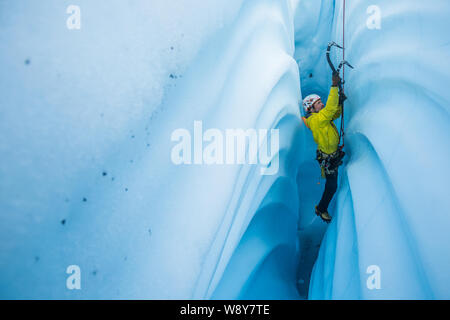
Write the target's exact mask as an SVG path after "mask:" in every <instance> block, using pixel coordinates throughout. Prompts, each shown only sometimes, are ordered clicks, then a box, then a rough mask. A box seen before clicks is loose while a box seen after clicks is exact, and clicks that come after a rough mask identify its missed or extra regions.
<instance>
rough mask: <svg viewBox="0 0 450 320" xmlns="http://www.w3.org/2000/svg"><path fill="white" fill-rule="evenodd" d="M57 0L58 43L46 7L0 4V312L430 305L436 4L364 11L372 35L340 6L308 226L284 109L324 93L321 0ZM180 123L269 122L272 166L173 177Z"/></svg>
mask: <svg viewBox="0 0 450 320" xmlns="http://www.w3.org/2000/svg"><path fill="white" fill-rule="evenodd" d="M75 2H77V5H79V7H80V8H81V29H80V30H73V31H70V30H67V28H66V24H65V22H66V19H67V17H68V15H67V13H66V4H65V3H62V2H60V1H57V0H45V1H39V2H32V1H21V2H17V1H13V0H9V1H2V2H0V40H1V41H0V65H1V67H2V70H3V72H2V73H1V74H0V151H1V155H2V158H1V161H0V219H1V224H0V237H1V238H0V298H8V299H21V298H29V299H54V298H57V299H89V298H91V299H301V298H305V297H306V296H307V297H308V298H310V299H397V298H407V299H417V298H426V299H431V298H435V299H448V298H449V297H450V275H449V274H448V270H450V247H449V246H450V244H448V243H449V242H448V239H449V238H448V235H447V234H448V232H447V229H448V227H449V226H450V217H449V215H448V213H449V210H448V208H450V200H449V197H448V191H447V190H448V188H447V187H446V182H447V181H449V180H450V176H449V173H448V171H447V170H446V167H445V163H446V161H447V159H448V158H449V155H450V148H449V143H448V142H447V141H449V138H450V130H449V125H450V121H449V109H448V108H449V107H448V102H449V100H450V96H449V93H448V90H446V87H445V86H446V84H447V82H448V78H449V74H450V72H449V71H450V70H449V67H448V66H447V64H446V61H447V60H448V58H449V43H450V41H449V39H448V35H447V33H446V31H447V30H448V29H447V28H448V27H449V22H448V19H447V15H448V14H449V13H450V4H449V3H448V1H445V0H434V1H432V2H431V3H430V2H428V3H425V2H423V1H419V0H396V1H388V0H380V1H377V5H378V6H379V8H380V12H381V28H380V29H370V28H368V27H367V25H366V21H367V19H368V17H369V16H370V12H368V10H367V9H368V8H369V6H371V5H373V3H372V2H371V1H366V0H361V1H357V2H355V1H347V4H346V5H347V8H346V25H345V36H346V39H345V46H346V52H345V55H346V59H347V60H349V61H350V62H351V63H352V64H353V65H354V66H355V67H356V69H355V70H352V71H348V70H346V85H345V88H346V93H347V96H348V97H349V99H348V100H347V102H346V110H345V121H346V136H345V139H346V140H345V141H346V151H347V154H348V157H347V159H346V162H345V164H344V166H343V167H341V170H340V179H339V186H340V187H339V190H338V193H337V194H336V196H335V200H333V202H332V205H331V207H330V209H331V212H330V213H331V214H332V215H333V216H334V219H333V222H332V223H331V224H330V225H328V226H327V225H325V224H323V223H322V222H321V221H319V219H318V218H316V216H315V215H314V214H313V211H312V208H313V206H314V204H315V202H316V201H317V200H318V198H319V197H320V193H321V191H322V188H323V182H322V181H323V180H321V179H320V172H319V168H318V165H317V164H316V162H315V161H314V156H315V155H314V154H315V145H314V143H313V140H312V137H311V134H310V132H309V131H308V130H307V128H305V126H304V125H303V124H302V122H301V120H300V116H301V110H300V109H299V101H301V97H302V96H303V95H306V94H309V93H312V92H316V93H319V94H320V95H322V96H324V95H326V94H327V90H328V86H329V83H330V80H331V74H330V72H329V69H328V66H327V64H326V61H325V55H324V53H325V48H326V45H327V43H328V41H330V40H334V41H336V42H338V43H340V42H342V25H341V20H342V4H343V2H342V0H335V1H328V0H325V1H315V0H314V1H313V0H245V1H243V0H231V1H230V0H229V1H220V0H214V1H200V0H195V1H193V0H190V1H173V2H171V1H169V2H168V1H162V0H161V1H160V0H152V1H150V2H148V1H133V2H124V1H119V0H115V1H108V2H107V3H106V2H104V3H100V2H98V1H96V2H95V3H94V2H92V1H87V0H77V1H75ZM339 54H340V52H336V54H335V55H334V56H333V59H334V60H335V61H338V60H339V59H340V55H339ZM195 121H202V123H203V126H204V127H205V128H216V129H218V130H226V129H227V128H243V129H246V128H257V129H258V128H265V129H279V131H280V147H279V152H278V154H276V157H277V159H278V172H277V174H274V175H261V174H260V172H259V167H257V166H254V165H210V166H207V165H202V166H200V165H178V166H177V165H174V163H173V162H171V159H170V154H171V149H172V147H173V142H172V141H171V140H170V137H171V134H172V132H174V130H177V129H179V128H186V129H188V130H193V126H194V122H195ZM319 246H320V248H319ZM70 265H78V266H79V267H80V270H81V279H82V280H81V290H68V289H67V287H66V279H67V277H68V274H67V273H66V270H67V267H68V266H70ZM371 266H377V267H378V268H379V271H380V275H381V281H380V283H381V288H380V289H373V290H371V289H369V287H368V286H367V281H368V279H369V277H370V272H368V270H369V271H370V270H371V269H370V267H371ZM311 269H312V270H311ZM298 283H300V285H298ZM298 288H299V290H298ZM308 290H309V292H307V291H308Z"/></svg>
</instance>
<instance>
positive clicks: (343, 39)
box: [339, 0, 345, 149]
mask: <svg viewBox="0 0 450 320" xmlns="http://www.w3.org/2000/svg"><path fill="white" fill-rule="evenodd" d="M343 2H344V3H343V13H342V48H343V49H342V61H345V0H343ZM344 86H345V64H344V65H343V66H342V93H344ZM344 129H345V127H344V102H342V112H341V130H340V132H339V144H340V143H341V139H342V146H340V148H341V149H342V148H344V145H345V143H344V135H345V130H344Z"/></svg>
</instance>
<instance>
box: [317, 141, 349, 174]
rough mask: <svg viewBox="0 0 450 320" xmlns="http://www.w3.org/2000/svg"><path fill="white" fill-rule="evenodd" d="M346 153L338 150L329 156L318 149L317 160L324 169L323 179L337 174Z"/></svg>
mask: <svg viewBox="0 0 450 320" xmlns="http://www.w3.org/2000/svg"><path fill="white" fill-rule="evenodd" d="M344 156H345V152H344V151H342V149H340V148H338V149H337V150H336V151H335V152H333V153H331V154H328V153H325V152H322V151H320V150H319V149H317V151H316V160H317V161H318V162H319V165H320V168H321V169H322V177H323V178H325V175H331V174H335V173H336V172H337V170H338V167H339V166H340V165H341V164H342V158H344Z"/></svg>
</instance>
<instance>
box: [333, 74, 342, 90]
mask: <svg viewBox="0 0 450 320" xmlns="http://www.w3.org/2000/svg"><path fill="white" fill-rule="evenodd" d="M332 81H333V87H337V86H339V85H340V84H341V77H340V76H339V73H337V72H336V73H333V77H332Z"/></svg>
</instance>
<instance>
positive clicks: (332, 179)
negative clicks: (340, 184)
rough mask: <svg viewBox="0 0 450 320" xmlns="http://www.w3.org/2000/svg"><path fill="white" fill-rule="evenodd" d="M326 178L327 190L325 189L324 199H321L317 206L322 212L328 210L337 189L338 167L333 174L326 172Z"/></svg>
mask: <svg viewBox="0 0 450 320" xmlns="http://www.w3.org/2000/svg"><path fill="white" fill-rule="evenodd" d="M325 178H326V179H327V181H326V183H325V190H324V191H323V195H322V199H320V202H319V205H318V206H317V209H318V210H319V211H320V212H328V205H329V204H330V202H331V199H333V196H334V194H335V193H336V190H337V179H338V170H337V169H336V171H335V172H334V173H332V174H325Z"/></svg>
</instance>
